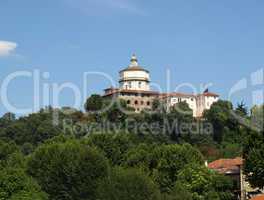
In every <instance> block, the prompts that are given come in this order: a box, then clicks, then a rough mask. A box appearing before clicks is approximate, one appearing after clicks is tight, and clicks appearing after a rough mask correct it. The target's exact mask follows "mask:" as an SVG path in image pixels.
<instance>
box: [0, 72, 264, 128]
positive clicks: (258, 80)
mask: <svg viewBox="0 0 264 200" xmlns="http://www.w3.org/2000/svg"><path fill="white" fill-rule="evenodd" d="M263 74H264V69H263V68H261V69H259V70H258V71H256V72H253V73H252V74H251V75H250V78H249V79H250V80H249V79H247V78H243V79H241V80H240V81H238V82H237V83H236V84H235V85H234V86H233V87H232V88H231V89H230V91H229V95H228V100H231V99H232V97H233V96H235V95H236V93H237V92H240V91H243V90H246V89H249V87H252V86H258V87H259V88H258V89H257V90H253V91H252V102H253V104H259V103H263V99H264V89H263V86H264V78H263V77H264V75H263ZM94 77H98V78H103V79H104V80H105V81H107V82H109V85H110V86H112V87H113V88H117V87H116V82H115V81H114V79H113V78H112V77H111V76H109V75H108V74H106V73H104V72H98V71H91V72H85V73H83V76H82V86H81V87H80V86H78V85H77V84H75V83H72V82H64V83H56V82H52V83H50V73H49V72H41V71H40V70H37V69H36V70H33V71H16V72H13V73H11V74H9V75H7V76H6V77H5V78H4V79H3V81H2V82H1V87H0V99H1V104H2V106H3V107H4V108H5V109H6V110H8V112H11V113H16V114H22V115H25V114H28V113H34V112H38V111H39V110H40V109H41V108H43V107H45V106H52V107H53V108H60V107H61V106H60V98H61V95H62V92H63V91H64V90H69V91H71V92H72V95H71V98H73V99H74V103H73V104H72V105H71V106H69V107H73V108H77V109H80V108H82V107H83V105H84V103H85V101H86V99H87V97H88V93H89V88H90V87H89V81H90V80H91V79H92V78H94ZM171 77H172V76H171V73H170V71H169V70H167V72H166V80H167V84H166V91H165V92H163V91H162V89H161V86H160V85H159V84H157V83H151V84H150V86H151V88H154V89H155V90H156V91H157V94H165V96H166V94H171V93H172V92H171V91H173V93H177V92H179V91H181V90H182V89H183V88H184V89H188V90H191V92H190V93H192V94H193V95H194V96H196V97H197V95H198V94H201V93H203V92H204V91H205V90H206V89H207V88H209V87H211V86H212V83H207V84H201V85H200V87H199V88H197V87H195V86H194V85H193V84H191V83H182V84H179V85H178V86H177V87H176V88H174V90H171ZM21 78H26V79H28V80H30V81H32V93H33V95H32V96H33V103H32V106H30V107H28V108H20V107H19V106H17V105H15V104H14V103H13V104H12V103H11V100H10V98H9V93H11V92H13V91H11V90H10V85H11V84H12V83H15V82H16V81H17V80H18V79H21ZM90 93H92V91H90ZM135 94H137V92H135ZM138 95H139V96H140V95H141V93H140V92H138ZM161 96H162V95H161ZM165 103H166V102H165ZM114 104H115V106H117V107H118V109H119V110H120V111H121V112H123V113H125V114H127V115H129V114H134V111H131V110H128V109H127V108H124V106H123V105H122V104H121V102H120V101H116V99H115V98H110V103H109V104H108V105H107V106H105V107H103V108H102V109H101V110H99V111H96V112H93V114H101V113H104V112H107V111H108V110H109V109H110V108H112V106H113V105H114ZM195 106H196V108H192V109H194V110H193V111H186V110H182V109H181V107H177V106H176V107H175V109H176V110H177V111H178V112H179V113H183V114H193V112H195V110H196V109H197V107H198V103H197V102H196V105H194V107H195ZM59 112H64V110H59V111H58V112H53V121H54V124H57V123H58V122H59ZM72 112H75V111H74V110H73V111H72ZM145 112H148V113H149V114H153V112H156V111H151V109H149V110H146V111H145ZM186 112H187V113H186ZM65 114H71V113H70V111H69V110H67V111H66V113H65ZM231 114H232V116H234V117H235V119H236V120H238V121H239V122H240V123H241V124H243V125H246V126H248V127H250V128H252V129H254V128H255V129H256V126H255V124H254V123H251V122H250V121H249V120H248V119H247V117H242V116H241V115H239V114H237V113H236V112H234V111H231ZM258 128H259V127H258Z"/></svg>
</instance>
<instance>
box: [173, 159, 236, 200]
mask: <svg viewBox="0 0 264 200" xmlns="http://www.w3.org/2000/svg"><path fill="white" fill-rule="evenodd" d="M177 182H178V183H179V184H181V185H183V186H184V187H185V188H186V189H187V190H188V191H189V192H191V193H192V197H193V199H194V200H196V199H197V200H206V199H208V200H209V199H210V200H211V199H219V200H220V199H223V200H228V199H230V200H231V199H232V198H233V196H232V193H231V191H232V188H233V186H232V181H231V180H229V179H228V178H226V177H224V176H222V175H219V174H217V173H215V172H213V171H210V170H209V169H207V168H206V167H205V166H199V165H193V164H192V165H189V166H187V167H185V168H184V169H182V170H181V171H180V173H179V175H178V181H177Z"/></svg>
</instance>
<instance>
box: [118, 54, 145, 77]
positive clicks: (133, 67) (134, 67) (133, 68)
mask: <svg viewBox="0 0 264 200" xmlns="http://www.w3.org/2000/svg"><path fill="white" fill-rule="evenodd" d="M124 71H145V72H147V73H149V71H148V70H146V69H144V68H143V67H141V66H139V64H138V59H137V57H136V55H135V54H133V55H132V57H131V59H130V64H129V66H128V67H127V68H125V69H123V70H121V71H120V72H124Z"/></svg>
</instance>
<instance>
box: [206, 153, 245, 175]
mask: <svg viewBox="0 0 264 200" xmlns="http://www.w3.org/2000/svg"><path fill="white" fill-rule="evenodd" d="M241 165H243V159H242V158H240V157H238V158H235V159H219V160H215V161H213V162H211V163H209V164H208V167H209V168H210V169H213V170H216V171H218V172H219V173H223V174H235V173H239V171H240V166H241Z"/></svg>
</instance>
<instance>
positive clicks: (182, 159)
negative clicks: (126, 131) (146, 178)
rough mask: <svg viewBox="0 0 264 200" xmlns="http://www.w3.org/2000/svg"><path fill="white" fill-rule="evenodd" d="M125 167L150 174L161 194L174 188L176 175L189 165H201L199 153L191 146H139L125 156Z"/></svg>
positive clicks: (201, 160)
mask: <svg viewBox="0 0 264 200" xmlns="http://www.w3.org/2000/svg"><path fill="white" fill-rule="evenodd" d="M125 158H126V160H125V161H124V162H123V163H124V166H126V167H137V168H141V169H143V170H144V171H145V172H146V173H150V176H151V177H152V178H153V180H154V181H155V182H156V183H157V184H158V185H159V188H160V190H161V192H163V193H164V192H169V191H171V190H172V188H173V187H174V184H175V181H176V180H177V176H178V173H179V171H180V170H181V169H183V168H184V167H185V166H186V165H188V164H190V163H196V164H200V165H201V164H203V157H202V155H201V153H200V152H199V151H198V150H197V149H195V148H193V147H192V146H191V145H188V144H184V145H175V144H174V145H150V146H147V145H144V144H142V145H140V146H138V147H137V148H136V149H132V150H131V151H129V152H128V153H127V155H126V157H125Z"/></svg>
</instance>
